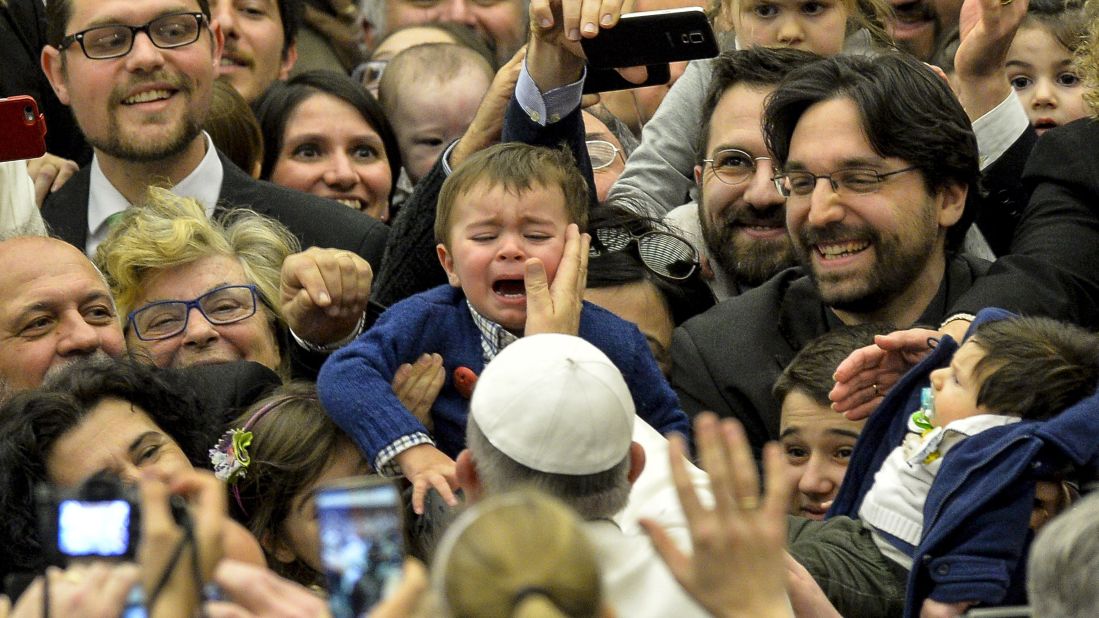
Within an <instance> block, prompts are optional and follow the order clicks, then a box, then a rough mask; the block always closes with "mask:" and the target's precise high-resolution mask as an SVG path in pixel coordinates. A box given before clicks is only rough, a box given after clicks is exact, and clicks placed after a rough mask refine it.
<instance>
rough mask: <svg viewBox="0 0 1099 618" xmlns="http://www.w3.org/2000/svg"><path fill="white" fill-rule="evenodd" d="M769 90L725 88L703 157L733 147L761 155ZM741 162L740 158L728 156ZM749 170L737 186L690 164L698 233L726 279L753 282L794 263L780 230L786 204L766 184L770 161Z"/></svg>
mask: <svg viewBox="0 0 1099 618" xmlns="http://www.w3.org/2000/svg"><path fill="white" fill-rule="evenodd" d="M772 91H773V89H772V88H764V89H757V88H752V87H749V86H746V85H736V86H733V87H732V88H729V89H728V90H727V91H725V94H724V95H722V97H721V99H720V100H719V101H718V103H717V106H715V107H714V112H713V114H712V116H711V121H710V122H711V124H710V136H709V139H708V141H707V144H706V158H708V159H713V158H715V155H717V153H719V152H720V151H722V150H727V149H736V150H741V151H743V152H745V153H747V154H748V155H749V156H750V157H752V158H756V157H767V156H768V153H767V147H766V146H765V145H764V143H763V130H762V128H761V127H760V119H761V118H762V115H763V100H764V99H765V98H766V97H767V95H769V94H771V92H772ZM730 161H732V162H736V163H744V164H747V161H746V160H744V159H743V158H737V159H731V160H730ZM755 166H756V170H755V173H754V174H753V175H752V176H750V177H749V178H748V179H747V180H745V181H744V182H741V183H739V184H727V183H725V182H723V181H721V180H720V179H718V178H717V176H716V175H715V174H714V171H713V167H712V166H711V165H710V164H708V163H707V164H705V166H704V167H703V166H696V167H695V181H696V182H697V183H698V186H699V189H700V192H701V204H700V207H699V209H698V217H699V223H700V224H701V227H702V236H703V238H704V239H705V241H706V247H707V249H709V251H710V255H712V256H714V259H715V260H716V261H717V263H718V266H720V267H721V269H722V270H724V271H725V272H726V273H727V274H728V275H729V276H730V277H732V278H733V279H734V280H736V281H738V282H742V283H744V284H747V285H759V284H760V283H763V282H764V281H766V280H767V279H769V278H770V277H771V276H772V275H774V274H775V273H776V272H778V271H780V270H782V269H783V268H786V267H787V266H792V265H793V264H794V263H795V259H794V252H793V248H792V247H791V243H790V236H789V234H787V233H786V202H785V200H784V199H783V198H782V196H781V195H779V193H778V190H777V189H775V185H774V183H773V182H771V177H772V176H773V175H774V167H773V165H772V162H771V161H770V160H769V159H767V160H759V161H756V162H755Z"/></svg>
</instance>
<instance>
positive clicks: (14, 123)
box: [0, 95, 46, 161]
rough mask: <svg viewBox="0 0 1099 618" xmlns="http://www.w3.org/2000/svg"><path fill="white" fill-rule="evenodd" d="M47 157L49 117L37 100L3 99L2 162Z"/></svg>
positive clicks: (0, 119) (0, 104)
mask: <svg viewBox="0 0 1099 618" xmlns="http://www.w3.org/2000/svg"><path fill="white" fill-rule="evenodd" d="M44 154H46V117H45V116H43V115H42V114H40V113H38V103H37V102H35V100H34V97H30V96H26V95H20V96H16V97H10V98H7V99H0V161H14V160H17V159H34V158H35V157H41V156H42V155H44Z"/></svg>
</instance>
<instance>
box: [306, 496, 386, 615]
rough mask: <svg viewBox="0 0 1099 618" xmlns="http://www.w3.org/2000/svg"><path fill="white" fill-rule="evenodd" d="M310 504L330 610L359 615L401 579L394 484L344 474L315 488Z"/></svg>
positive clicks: (368, 609)
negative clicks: (315, 493) (313, 515)
mask: <svg viewBox="0 0 1099 618" xmlns="http://www.w3.org/2000/svg"><path fill="white" fill-rule="evenodd" d="M314 504H315V505H316V509H317V523H318V526H319V528H320V536H321V539H320V540H321V563H322V565H323V566H324V570H325V576H326V577H327V580H328V602H329V608H330V609H331V611H332V616H333V618H357V617H358V616H363V615H365V614H366V613H367V612H369V611H370V608H371V607H373V606H374V605H375V604H377V603H378V601H380V600H382V599H384V598H385V597H386V596H388V595H389V593H390V592H392V591H393V589H394V588H395V587H396V586H397V584H399V583H400V580H401V571H402V569H403V565H404V539H403V536H402V532H401V514H400V495H399V494H398V492H397V487H396V485H394V484H393V483H392V482H391V481H389V480H386V479H384V478H381V477H378V476H366V477H355V478H352V479H345V480H341V481H336V482H335V483H332V484H330V485H326V486H324V487H322V488H321V489H319V490H317V495H316V498H315V500H314Z"/></svg>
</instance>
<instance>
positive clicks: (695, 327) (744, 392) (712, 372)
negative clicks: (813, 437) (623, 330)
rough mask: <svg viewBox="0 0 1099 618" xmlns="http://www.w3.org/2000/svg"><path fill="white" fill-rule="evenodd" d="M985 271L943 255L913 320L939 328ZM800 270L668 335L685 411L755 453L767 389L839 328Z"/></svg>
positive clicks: (769, 403)
mask: <svg viewBox="0 0 1099 618" xmlns="http://www.w3.org/2000/svg"><path fill="white" fill-rule="evenodd" d="M987 268H988V262H985V261H984V260H978V259H976V258H971V257H968V256H961V257H955V258H954V259H952V260H950V262H949V263H948V265H947V269H946V276H945V277H944V278H943V282H942V284H941V285H940V288H939V293H938V295H937V296H936V297H935V299H934V300H932V301H931V303H930V304H929V305H928V307H927V308H926V309H925V310H924V312H923V315H921V316H920V318H919V320H917V323H918V324H925V325H932V326H938V324H939V322H940V321H941V320H942V319H943V318H944V317H946V314H947V309H948V308H949V307H950V306H951V305H953V304H954V301H955V300H956V299H957V297H958V296H959V295H960V294H962V293H963V292H964V291H965V290H967V289H969V287H970V286H971V285H972V284H973V282H974V281H975V280H977V279H978V278H979V277H980V276H981V275H982V274H983V273H984V271H985V270H986V269H987ZM840 324H841V322H840V321H839V319H838V318H837V317H836V316H835V315H834V314H833V313H832V312H831V310H830V309H828V308H827V307H825V306H824V303H823V302H822V301H821V299H820V295H819V294H818V293H817V290H816V287H815V286H814V285H813V282H812V281H811V280H810V279H809V277H807V276H805V275H804V274H803V273H802V271H801V269H800V268H790V269H787V270H784V271H783V272H781V273H779V274H777V275H775V276H774V277H772V278H771V279H770V280H768V281H767V282H765V283H764V284H763V285H761V286H759V287H757V288H755V289H752V290H749V291H747V292H745V293H743V294H740V295H738V296H734V297H732V298H728V299H726V300H725V301H724V302H721V303H719V304H718V305H717V306H716V307H714V308H713V309H710V310H709V311H707V312H705V313H703V314H702V315H700V316H697V317H695V318H693V319H691V320H688V321H687V322H686V323H685V324H684V325H683V326H681V327H679V328H677V329H676V330H675V333H674V335H673V337H672V348H671V353H672V375H671V382H672V386H673V387H675V390H676V392H677V393H678V394H679V405H680V406H681V407H682V408H683V411H684V412H686V413H687V414H688V415H691V416H694V415H695V414H697V413H699V412H701V411H703V410H711V411H713V412H714V413H716V414H717V415H718V416H722V417H732V418H736V419H737V420H739V421H740V422H741V423H742V424H743V425H744V430H745V432H746V433H747V435H748V440H749V442H750V443H751V444H752V448H753V449H754V450H755V451H756V454H757V456H758V454H759V452H760V450H761V449H762V448H763V444H764V443H765V442H767V441H768V440H775V439H777V438H778V426H779V414H780V407H779V403H778V402H777V401H775V398H774V397H773V396H772V395H771V387H772V386H773V385H774V383H775V380H776V379H778V376H779V374H781V373H782V370H783V369H785V368H786V366H787V365H789V364H790V361H792V360H793V359H794V355H795V354H797V353H798V352H799V351H800V350H801V349H802V348H803V347H804V346H805V344H807V343H809V342H810V341H811V340H813V339H815V338H817V337H819V336H820V335H823V334H824V333H826V332H828V331H830V330H832V329H833V328H836V327H837V326H838V325H840Z"/></svg>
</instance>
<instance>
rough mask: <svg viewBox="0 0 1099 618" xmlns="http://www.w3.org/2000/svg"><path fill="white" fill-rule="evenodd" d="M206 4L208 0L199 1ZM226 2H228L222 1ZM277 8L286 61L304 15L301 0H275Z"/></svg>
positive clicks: (303, 5) (303, 6) (226, 0)
mask: <svg viewBox="0 0 1099 618" xmlns="http://www.w3.org/2000/svg"><path fill="white" fill-rule="evenodd" d="M200 1H201V2H208V1H209V0H200ZM223 1H225V2H228V1H229V0H223ZM277 3H278V6H279V18H281V19H282V58H283V60H285V59H286V54H287V52H289V51H290V46H291V45H293V44H294V42H295V41H297V40H298V28H300V27H301V21H302V15H304V14H305V3H304V2H303V0H277Z"/></svg>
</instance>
